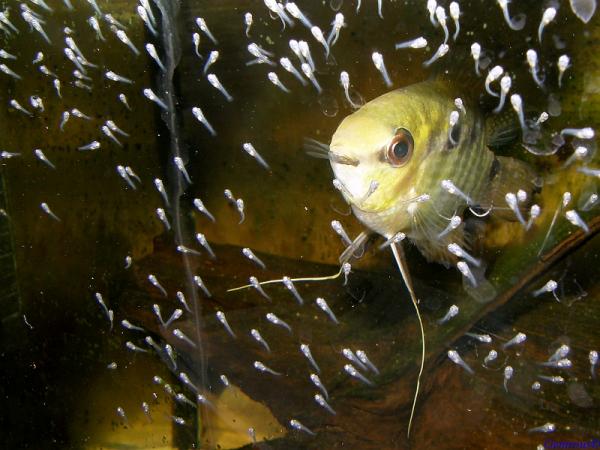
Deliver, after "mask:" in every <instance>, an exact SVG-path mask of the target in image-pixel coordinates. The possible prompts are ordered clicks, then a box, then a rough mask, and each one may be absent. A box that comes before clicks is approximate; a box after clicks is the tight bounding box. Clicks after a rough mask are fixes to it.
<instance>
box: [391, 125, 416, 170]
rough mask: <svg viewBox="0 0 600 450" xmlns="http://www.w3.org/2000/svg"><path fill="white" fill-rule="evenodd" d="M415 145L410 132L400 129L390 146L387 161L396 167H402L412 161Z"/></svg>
mask: <svg viewBox="0 0 600 450" xmlns="http://www.w3.org/2000/svg"><path fill="white" fill-rule="evenodd" d="M414 145H415V144H414V141H413V137H412V135H411V134H410V132H409V131H408V130H405V129H404V128H401V129H399V130H398V131H396V135H395V136H394V137H393V138H392V140H391V141H390V143H389V144H388V147H387V152H386V159H387V161H388V162H389V163H390V164H391V165H392V166H394V167H402V166H403V165H405V164H406V163H407V162H408V161H409V160H410V157H411V156H412V153H413V147H414Z"/></svg>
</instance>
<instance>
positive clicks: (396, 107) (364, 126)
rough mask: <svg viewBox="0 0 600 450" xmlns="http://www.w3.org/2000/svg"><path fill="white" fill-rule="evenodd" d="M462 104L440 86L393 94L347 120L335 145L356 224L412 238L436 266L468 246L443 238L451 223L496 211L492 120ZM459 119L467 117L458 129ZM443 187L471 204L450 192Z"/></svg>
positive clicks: (457, 238) (335, 162)
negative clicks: (481, 210) (468, 214)
mask: <svg viewBox="0 0 600 450" xmlns="http://www.w3.org/2000/svg"><path fill="white" fill-rule="evenodd" d="M456 97H457V95H456V94H453V93H452V91H451V89H450V88H449V87H448V86H447V85H445V84H443V83H441V82H437V81H426V82H422V83H418V84H414V85H411V86H408V87H405V88H402V89H398V90H395V91H392V92H389V93H387V94H384V95H382V96H380V97H378V98H376V99H374V100H372V101H370V102H369V103H367V104H365V105H364V106H363V107H361V108H360V109H359V110H358V111H356V112H354V113H353V114H351V115H350V116H348V117H346V118H345V119H344V120H343V121H342V123H341V124H340V125H339V127H338V129H337V130H336V132H335V133H334V135H333V137H332V140H331V144H330V157H329V159H330V161H331V166H332V169H333V172H334V175H335V178H337V179H338V180H339V181H340V182H341V184H342V185H343V187H342V192H343V194H344V196H345V198H346V200H347V201H348V202H349V203H350V204H351V206H352V209H353V211H354V214H355V215H356V217H357V218H358V219H359V220H360V221H361V222H362V223H363V224H364V225H366V226H367V227H368V228H369V229H370V230H372V231H375V232H377V233H379V234H381V235H383V236H385V237H387V238H389V237H391V236H393V235H394V234H396V233H398V232H404V233H405V234H406V235H407V236H408V237H409V238H410V239H411V240H412V241H413V242H414V243H415V244H416V245H417V246H418V248H419V249H420V250H421V252H422V253H423V254H424V255H425V256H426V257H428V258H429V259H431V260H436V261H447V260H448V259H449V254H448V252H447V250H446V247H447V245H448V244H449V243H451V242H457V243H459V244H461V243H462V240H463V238H462V236H463V232H462V229H461V227H458V228H457V229H455V230H452V232H448V233H446V234H444V235H443V236H441V237H440V233H442V232H443V231H444V230H445V229H446V228H447V226H448V224H449V221H450V218H451V217H452V216H454V215H459V216H461V215H462V213H463V211H464V210H465V208H466V207H467V206H476V205H481V206H484V205H485V206H487V205H489V202H490V200H489V199H486V198H485V197H486V196H488V195H489V192H490V189H489V185H490V183H491V179H492V178H493V177H494V176H496V172H497V167H496V166H497V165H498V160H497V159H496V158H495V155H494V153H493V152H492V151H491V150H490V149H489V148H488V147H487V138H486V133H485V120H484V117H483V116H482V114H481V113H480V112H479V111H478V110H477V108H476V107H474V106H471V105H469V104H465V105H464V106H465V108H464V110H463V111H464V112H460V111H457V107H456V106H455V101H454V100H455V98H456ZM453 111H457V113H458V114H459V117H458V122H457V123H456V125H454V127H451V126H450V115H451V113H452V112H453ZM455 114H456V113H455ZM451 130H453V131H452V136H451V135H450V131H451ZM452 140H454V141H455V142H456V144H455V145H453V144H452ZM411 143H412V144H413V145H412V148H408V150H409V152H406V150H407V147H411V145H410V144H411ZM395 144H400V145H399V147H397V148H395V149H392V147H391V146H392V145H395ZM408 153H410V154H408ZM405 154H406V156H404V155H405ZM398 155H399V156H401V158H397V156H398ZM443 180H450V181H451V182H452V184H453V185H454V186H455V187H456V188H458V189H459V190H460V191H461V192H462V193H463V194H465V196H466V197H468V200H467V199H466V198H465V196H461V195H458V194H457V193H451V192H448V190H447V189H445V188H444V187H443V183H442V181H443ZM446 186H447V184H446Z"/></svg>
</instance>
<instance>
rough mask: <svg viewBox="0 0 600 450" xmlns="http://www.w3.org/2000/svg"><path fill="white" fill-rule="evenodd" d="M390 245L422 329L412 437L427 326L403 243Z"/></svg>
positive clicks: (410, 421) (412, 416)
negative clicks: (424, 324)
mask: <svg viewBox="0 0 600 450" xmlns="http://www.w3.org/2000/svg"><path fill="white" fill-rule="evenodd" d="M390 247H391V249H392V253H393V255H394V260H395V261H396V265H397V266H398V270H400V274H401V275H402V279H403V280H404V284H405V285H406V289H407V290H408V293H409V295H410V299H411V301H412V304H413V306H414V307H415V311H416V313H417V318H418V319H419V329H420V331H421V365H420V367H419V374H418V375H417V384H416V387H415V395H414V397H413V403H412V407H411V410H410V418H409V420H408V428H407V430H406V435H407V437H410V429H411V426H412V421H413V418H414V414H415V407H416V405H417V399H418V397H419V390H420V387H421V375H422V374H423V367H424V366H425V328H424V327H423V320H422V318H421V312H420V311H419V304H418V300H417V297H416V295H415V291H414V288H413V284H412V279H411V277H410V273H409V271H408V266H407V264H406V258H405V257H404V250H403V248H402V244H400V243H399V244H396V243H395V242H392V244H391V245H390Z"/></svg>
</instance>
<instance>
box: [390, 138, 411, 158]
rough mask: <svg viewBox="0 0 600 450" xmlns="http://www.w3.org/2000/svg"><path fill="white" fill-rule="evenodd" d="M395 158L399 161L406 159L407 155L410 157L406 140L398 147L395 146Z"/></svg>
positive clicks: (398, 143)
mask: <svg viewBox="0 0 600 450" xmlns="http://www.w3.org/2000/svg"><path fill="white" fill-rule="evenodd" d="M393 151H394V156H395V157H396V158H397V159H404V158H406V155H408V142H406V140H405V139H404V140H402V141H398V142H397V143H396V145H394V149H393Z"/></svg>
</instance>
